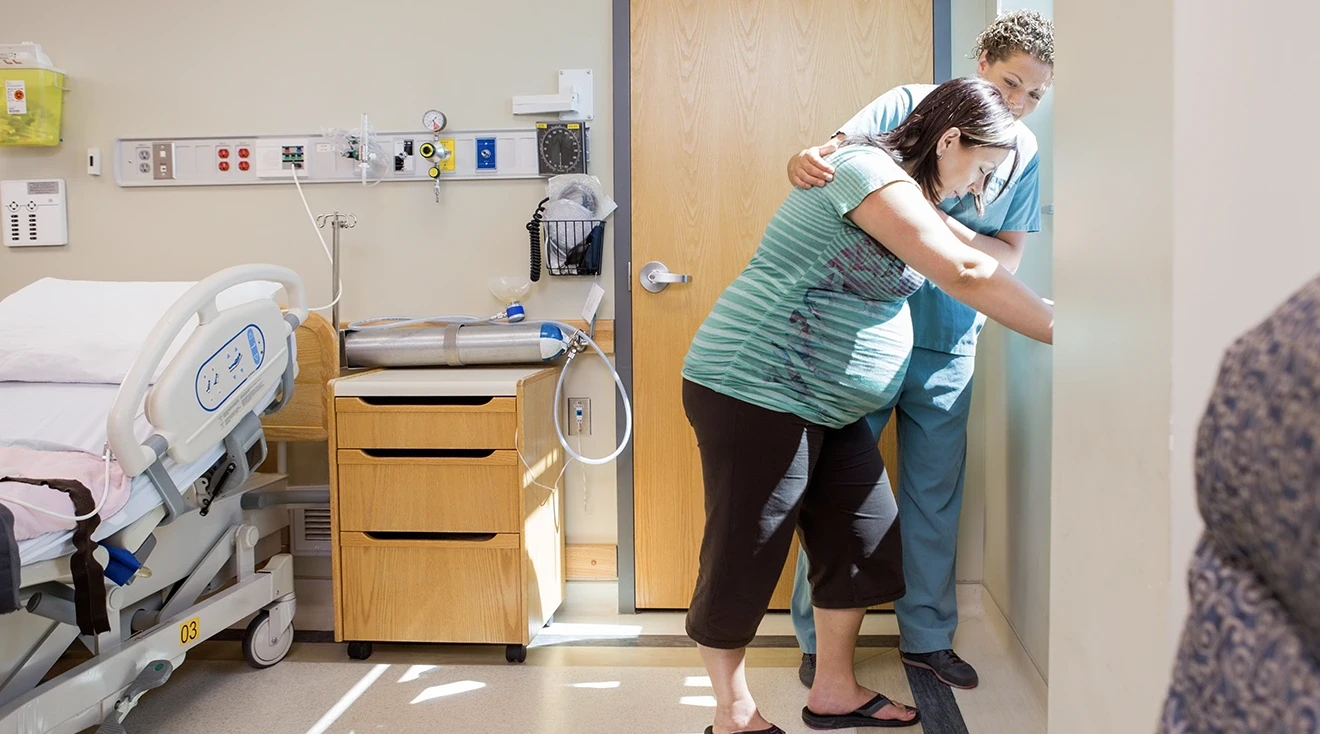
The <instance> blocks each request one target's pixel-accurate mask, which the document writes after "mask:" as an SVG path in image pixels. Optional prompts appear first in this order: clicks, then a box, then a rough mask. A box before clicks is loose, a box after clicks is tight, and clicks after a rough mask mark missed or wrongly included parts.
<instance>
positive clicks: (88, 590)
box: [0, 477, 110, 635]
mask: <svg viewBox="0 0 1320 734" xmlns="http://www.w3.org/2000/svg"><path fill="white" fill-rule="evenodd" d="M0 482H19V483H20V484H31V485H35V486H38V487H50V488H51V489H55V490H58V491H60V492H63V493H65V494H67V495H69V499H70V500H72V501H73V511H74V513H76V514H77V515H79V516H82V515H91V517H89V518H87V519H85V520H78V521H77V525H76V526H75V527H74V531H73V547H74V553H73V556H72V557H70V558H69V570H70V571H72V572H73V605H74V609H75V610H76V612H77V615H78V631H79V632H81V633H82V634H84V635H97V634H100V633H102V632H109V631H110V615H109V614H108V613H107V612H106V608H105V605H106V601H105V569H103V568H101V564H99V563H97V562H96V557H95V556H93V555H92V553H93V551H95V550H96V543H93V542H92V533H94V532H96V528H98V527H100V525H101V516H100V515H99V514H95V511H96V501H95V500H93V499H92V493H91V491H90V490H88V489H87V487H86V486H84V485H83V483H82V482H78V481H74V480H72V479H28V478H26V477H4V478H3V479H0Z"/></svg>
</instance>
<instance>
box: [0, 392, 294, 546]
mask: <svg viewBox="0 0 1320 734" xmlns="http://www.w3.org/2000/svg"><path fill="white" fill-rule="evenodd" d="M118 390H119V386H118V385H104V384H101V385H92V384H80V383H23V382H0V439H4V440H14V439H26V440H33V439H35V440H41V441H51V442H54V443H60V444H64V445H66V446H72V447H75V448H80V449H84V450H86V451H90V452H92V453H95V454H98V455H99V454H100V453H101V451H102V449H103V448H104V446H105V422H106V417H107V416H108V415H109V414H110V406H111V404H112V403H113V402H114V399H115V394H116V393H117V392H118ZM273 394H274V391H272V395H273ZM135 427H136V435H137V437H138V440H145V439H146V438H148V437H149V436H150V435H151V434H152V428H151V424H150V423H148V422H147V418H146V416H145V415H140V416H138V419H137V421H136V424H135ZM223 453H224V449H223V447H222V446H221V445H219V444H217V445H216V446H215V447H213V448H212V449H211V450H210V451H208V452H207V453H206V454H205V455H203V456H202V457H201V458H200V459H198V460H197V461H194V462H192V463H191V464H188V465H186V466H180V465H178V464H176V463H175V462H174V460H173V459H171V458H169V457H168V456H167V457H166V458H165V461H164V466H165V468H166V470H167V471H168V472H169V475H170V478H172V479H173V480H174V484H175V486H177V487H178V488H179V491H180V492H182V491H184V490H186V489H188V487H189V486H191V485H192V483H193V482H195V481H197V479H198V478H200V477H201V476H202V474H203V473H204V472H205V471H206V470H207V469H208V468H210V467H211V465H212V464H214V463H215V462H216V461H217V460H219V458H220V456H221V455H222V454H223ZM160 504H161V499H160V493H159V492H158V491H157V489H156V486H155V485H154V484H152V483H151V480H149V479H147V477H146V475H145V474H143V475H139V476H137V477H134V478H133V482H132V487H131V490H130V493H129V499H128V502H127V503H126V504H125V505H124V506H123V508H121V509H120V510H119V512H117V513H115V514H114V516H112V517H110V518H102V520H101V525H100V526H99V527H98V528H97V529H96V532H95V533H94V534H93V535H92V538H93V539H94V540H102V539H104V538H106V537H109V536H110V535H113V534H114V533H115V532H117V531H119V530H121V529H123V528H124V527H126V526H128V525H130V524H132V523H133V522H135V521H137V520H138V519H140V518H141V517H142V516H144V515H146V514H147V513H148V512H150V511H151V510H153V509H155V508H156V507H157V506H159V505H160ZM72 539H73V531H72V530H68V531H64V532H58V533H47V534H46V535H42V536H40V537H36V538H28V539H27V540H22V541H19V544H18V551H19V556H20V557H21V558H22V561H23V564H24V565H27V564H29V563H36V562H37V561H44V560H48V559H51V558H58V557H60V556H63V555H66V554H68V553H72V552H73V542H72Z"/></svg>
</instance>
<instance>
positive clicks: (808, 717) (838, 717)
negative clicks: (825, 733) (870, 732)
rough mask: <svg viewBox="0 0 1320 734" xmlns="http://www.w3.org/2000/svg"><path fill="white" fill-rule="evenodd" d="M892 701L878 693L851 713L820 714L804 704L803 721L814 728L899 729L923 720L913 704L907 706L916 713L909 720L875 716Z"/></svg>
mask: <svg viewBox="0 0 1320 734" xmlns="http://www.w3.org/2000/svg"><path fill="white" fill-rule="evenodd" d="M891 703H893V701H890V700H889V697H888V696H885V695H884V694H882V693H877V694H875V698H873V699H871V700H870V701H867V702H866V703H865V704H864V705H862V706H860V707H858V708H857V710H856V711H853V712H852V713H851V714H818V713H815V712H814V711H812V710H811V709H810V708H807V707H805V706H804V707H802V721H804V722H805V723H806V725H807V726H809V727H811V728H812V729H860V728H862V727H876V728H880V729H898V728H902V727H908V726H915V725H916V724H917V722H919V721H921V712H920V711H917V710H916V709H914V708H912V707H911V706H908V707H906V708H912V711H913V713H915V714H916V715H915V716H913V717H912V719H911V720H909V721H900V720H898V719H877V718H875V712H877V711H879V710H880V709H882V708H884V707H885V706H887V705H889V704H891Z"/></svg>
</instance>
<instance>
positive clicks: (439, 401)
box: [358, 395, 495, 406]
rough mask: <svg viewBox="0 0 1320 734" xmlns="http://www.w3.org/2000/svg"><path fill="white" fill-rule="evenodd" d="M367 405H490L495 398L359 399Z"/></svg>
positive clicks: (417, 397)
mask: <svg viewBox="0 0 1320 734" xmlns="http://www.w3.org/2000/svg"><path fill="white" fill-rule="evenodd" d="M358 400H361V401H362V402H363V403H365V404H367V405H464V406H475V405H490V404H491V403H492V402H493V401H494V400H495V398H494V397H484V396H471V397H465V396H459V395H454V396H432V397H427V396H416V397H385V396H379V397H362V398H358Z"/></svg>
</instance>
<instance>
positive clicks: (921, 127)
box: [843, 77, 1018, 214]
mask: <svg viewBox="0 0 1320 734" xmlns="http://www.w3.org/2000/svg"><path fill="white" fill-rule="evenodd" d="M1016 123H1017V119H1016V118H1014V117H1013V113H1012V112H1010V111H1009V109H1008V105H1007V104H1005V103H1004V97H1003V95H1002V94H1001V93H1000V92H999V89H998V88H997V87H996V86H995V85H994V84H991V83H990V82H988V81H986V80H984V79H981V78H980V77H963V78H959V79H954V80H952V81H947V82H945V83H943V84H941V85H939V86H938V87H936V88H935V89H934V90H932V91H931V93H930V94H928V95H926V98H925V99H923V100H921V103H920V104H918V105H917V107H916V109H914V110H912V114H910V115H908V117H907V119H906V120H904V121H903V122H902V124H900V125H899V126H898V127H896V128H894V129H893V130H891V131H890V132H887V133H884V134H882V135H879V136H874V137H873V136H852V137H848V138H845V139H844V141H843V145H873V146H875V147H877V148H880V149H882V150H884V151H885V152H886V153H889V155H890V156H892V157H893V159H894V160H895V161H896V162H897V163H898V164H899V165H900V166H902V167H903V169H904V170H906V171H907V172H908V175H910V176H912V178H913V179H915V180H916V182H917V185H919V186H920V187H921V191H922V193H924V194H925V195H926V198H927V199H928V200H930V201H931V202H934V203H937V204H938V203H939V196H940V193H939V192H940V189H941V188H942V185H941V182H940V169H939V164H938V161H937V156H936V154H935V148H936V146H937V145H938V143H939V141H940V138H942V137H943V136H944V133H946V132H948V130H949V129H950V128H955V127H956V128H958V131H959V133H960V134H961V140H962V143H963V145H967V146H970V147H990V148H1000V149H1005V150H1011V151H1013V153H1014V155H1013V171H1012V172H1011V173H1010V175H1009V180H1010V181H1011V180H1012V179H1013V176H1014V175H1016V174H1017V167H1018V160H1017V159H1018V156H1017V126H1016ZM1007 188H1008V186H1007V185H1005V186H1004V189H1007ZM1004 189H1001V190H1000V193H1003V190H1004ZM976 210H977V212H978V213H980V214H984V213H985V202H984V201H983V200H982V197H981V195H980V194H977V195H976Z"/></svg>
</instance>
